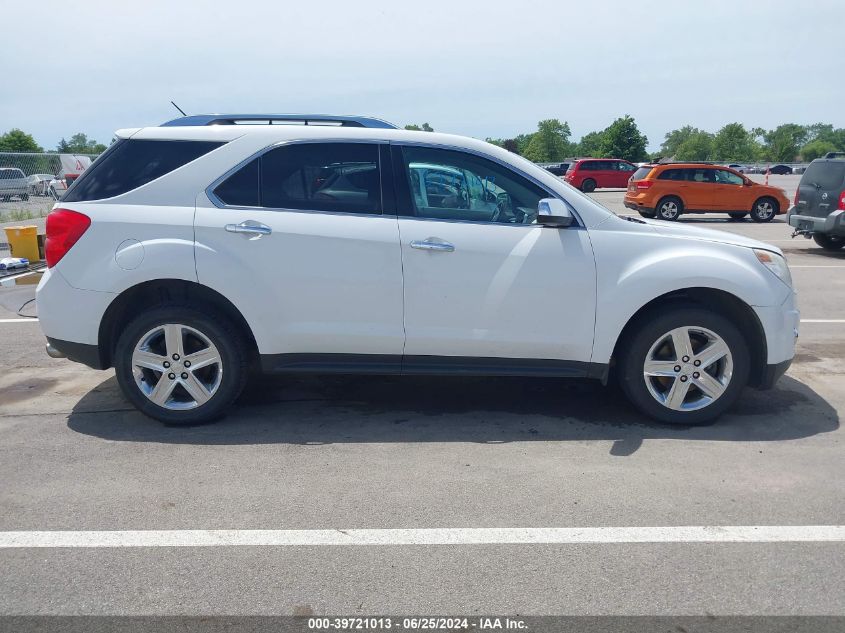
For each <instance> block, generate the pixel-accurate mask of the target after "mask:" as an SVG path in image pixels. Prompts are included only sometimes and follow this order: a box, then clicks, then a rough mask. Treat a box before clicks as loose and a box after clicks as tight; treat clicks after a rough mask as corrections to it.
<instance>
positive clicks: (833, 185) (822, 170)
mask: <svg viewBox="0 0 845 633" xmlns="http://www.w3.org/2000/svg"><path fill="white" fill-rule="evenodd" d="M843 181H845V161H833V160H832V161H818V162H815V161H813V162H812V163H810V166H809V167H807V171H805V172H804V175H803V176H802V178H801V184H802V185H809V184H814V185H817V186H818V187H819V189H838V188H839V187H841V186H842V184H843Z"/></svg>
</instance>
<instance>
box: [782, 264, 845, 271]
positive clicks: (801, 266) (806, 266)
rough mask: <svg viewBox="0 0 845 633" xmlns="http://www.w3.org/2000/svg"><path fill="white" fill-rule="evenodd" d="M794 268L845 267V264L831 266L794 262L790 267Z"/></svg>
mask: <svg viewBox="0 0 845 633" xmlns="http://www.w3.org/2000/svg"><path fill="white" fill-rule="evenodd" d="M793 268H845V266H832V265H831V266H823V265H818V266H817V265H809V264H807V265H800V264H799V265H797V266H795V265H793V264H790V265H789V269H790V270H792V269H793Z"/></svg>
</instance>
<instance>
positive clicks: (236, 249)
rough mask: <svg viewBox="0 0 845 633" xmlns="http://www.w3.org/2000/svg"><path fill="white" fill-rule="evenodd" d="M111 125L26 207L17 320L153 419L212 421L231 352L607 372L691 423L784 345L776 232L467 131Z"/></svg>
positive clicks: (383, 364)
mask: <svg viewBox="0 0 845 633" xmlns="http://www.w3.org/2000/svg"><path fill="white" fill-rule="evenodd" d="M259 122H263V123H264V124H263V125H241V123H259ZM294 122H298V123H300V124H299V125H293V124H291V123H294ZM279 123H286V125H279ZM117 139H118V140H117V141H116V142H115V143H114V144H113V145H112V146H111V147H110V148H109V149H108V151H107V152H105V153H104V154H103V155H102V156H101V157H100V158H99V159H98V160H97V161H96V162H95V163H94V164H93V165H92V166H91V168H89V169H88V170H86V171H85V172H84V174H83V175H82V176H80V178H79V179H78V180H77V181H76V182H75V183H74V184H73V185H72V186H71V187H70V188H69V189H68V191H67V193H66V194H65V196H64V198H63V199H62V201H61V202H60V203H58V204H57V205H56V207H55V208H54V210H53V212H52V213H51V214H50V216H49V218H48V220H47V244H46V255H47V262H48V266H49V270H48V271H47V273H46V274H45V275H44V278H43V279H42V281H41V283H40V284H39V286H38V294H37V297H38V314H39V317H40V322H41V327H42V328H43V330H44V332H45V334H46V335H47V340H48V346H47V349H48V352H49V353H50V355H51V356H54V357H60V356H66V357H68V358H70V359H72V360H76V361H80V362H83V363H85V364H87V365H89V366H90V367H94V368H97V369H106V368H108V367H112V366H113V367H114V368H115V371H116V374H117V379H118V381H119V383H120V386H121V388H122V389H123V391H124V393H125V394H126V397H127V398H128V399H129V400H130V401H132V403H133V404H134V405H135V406H137V407H138V408H139V409H140V410H141V411H143V412H144V413H146V414H147V415H149V416H151V417H154V418H156V419H158V420H162V421H165V422H167V423H177V424H178V423H194V422H198V421H204V420H209V419H212V418H215V417H217V416H219V415H221V414H222V413H223V412H224V411H225V410H226V409H227V407H229V405H231V404H232V402H233V401H234V400H235V399H236V398H237V397H238V395H239V394H240V392H241V389H242V388H243V386H244V383H245V381H246V379H247V374H248V372H249V370H250V369H251V368H253V367H255V368H260V369H262V370H264V371H266V372H304V371H310V372H320V373H329V372H343V373H352V372H365V373H371V374H391V373H402V374H449V375H470V374H473V375H508V376H525V377H531V376H560V377H592V378H597V379H599V380H601V381H603V382H606V381H607V380H608V379H609V377H610V376H611V375H615V376H616V377H618V379H619V380H620V382H621V385H622V388H623V389H624V391H625V393H626V394H627V395H628V397H629V398H630V400H631V401H632V402H633V403H634V404H635V405H636V406H637V407H638V408H639V409H640V410H641V411H643V412H645V413H646V414H647V415H649V416H652V417H654V418H657V419H659V420H663V421H665V422H671V423H682V424H695V423H700V422H704V421H707V420H711V419H713V418H714V417H715V416H717V415H719V414H720V413H722V412H723V411H724V410H725V409H727V408H728V407H729V406H730V405H731V404H732V403H733V402H734V401H735V400H736V399H737V398H738V397H739V395H740V393H741V391H742V389H743V388H744V387H745V386H746V385H747V384H750V385H752V386H756V387H763V388H766V387H770V386H771V385H772V384H773V383H774V381H775V380H777V378H779V377H780V376H781V375H782V374H783V373H784V372H785V371H786V369H787V367H788V366H789V363H790V362H791V359H792V357H793V354H794V344H795V337H796V336H797V327H798V320H799V319H798V311H797V309H796V307H795V295H794V292H793V290H792V284H791V279H790V274H789V269H788V268H787V265H786V262H785V260H784V258H783V255H782V253H781V251H780V250H779V249H778V248H776V247H774V246H770V245H767V244H763V243H760V242H757V241H754V240H750V239H746V238H743V237H739V236H736V235H731V234H728V233H724V232H720V231H708V230H702V229H695V228H689V227H684V226H679V225H677V224H676V223H673V224H664V223H662V222H658V221H648V222H645V221H642V220H639V219H633V218H622V217H618V216H616V215H614V214H613V213H612V212H610V211H608V210H607V209H605V208H604V207H602V206H600V205H599V204H597V203H596V202H594V201H593V200H592V199H590V198H589V197H587V196H585V195H583V194H581V193H580V192H579V191H577V190H575V189H574V188H572V187H570V186H569V185H567V184H566V183H564V182H562V181H561V180H560V179H559V178H556V177H555V176H554V175H552V174H550V173H549V172H547V171H546V170H544V169H542V168H540V167H538V166H536V165H534V164H533V163H530V162H529V161H527V160H525V159H523V158H521V157H519V156H517V155H516V154H512V153H510V152H508V151H506V150H503V149H500V148H497V147H494V146H492V145H489V144H487V143H483V142H480V141H476V140H473V139H468V138H463V137H458V136H450V135H446V134H435V133H430V132H410V131H405V130H398V129H395V128H393V126H391V125H389V124H387V123H384V122H383V121H379V120H376V119H366V118H355V117H308V116H295V117H286V116H271V115H261V116H251V115H231V116H228V115H226V116H222V115H213V116H193V117H186V118H184V119H177V120H176V121H173V122H170V123H167V124H165V125H163V126H161V127H154V128H143V129H131V130H122V131H119V132H118V133H117Z"/></svg>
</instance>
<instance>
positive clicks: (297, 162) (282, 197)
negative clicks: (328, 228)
mask: <svg viewBox="0 0 845 633" xmlns="http://www.w3.org/2000/svg"><path fill="white" fill-rule="evenodd" d="M378 154H379V152H378V146H377V145H375V144H370V143H302V144H295V145H288V146H284V147H278V148H276V149H273V150H270V151H269V152H267V153H266V154H264V155H263V156H262V157H261V206H264V207H271V208H275V209H302V210H313V211H340V212H346V213H381V180H380V176H379V163H378Z"/></svg>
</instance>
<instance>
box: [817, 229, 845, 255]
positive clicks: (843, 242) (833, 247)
mask: <svg viewBox="0 0 845 633" xmlns="http://www.w3.org/2000/svg"><path fill="white" fill-rule="evenodd" d="M813 241H814V242H815V243H816V244H818V245H819V246H821V247H822V248H823V249H824V250H826V251H838V250H841V249H842V247H843V246H845V238H842V237H838V236H836V235H826V234H825V233H813Z"/></svg>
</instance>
